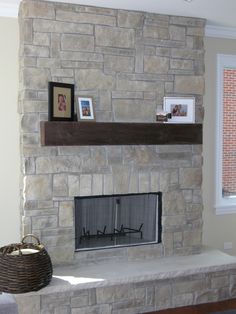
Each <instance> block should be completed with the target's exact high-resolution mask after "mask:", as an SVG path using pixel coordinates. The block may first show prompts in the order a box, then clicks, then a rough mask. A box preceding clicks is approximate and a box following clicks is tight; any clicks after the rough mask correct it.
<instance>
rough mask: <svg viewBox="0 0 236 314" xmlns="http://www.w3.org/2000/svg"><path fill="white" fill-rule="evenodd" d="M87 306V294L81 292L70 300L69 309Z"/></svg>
mask: <svg viewBox="0 0 236 314" xmlns="http://www.w3.org/2000/svg"><path fill="white" fill-rule="evenodd" d="M88 305H90V304H89V293H88V292H87V291H81V292H80V293H79V295H77V296H74V297H72V298H71V308H77V307H78V308H79V307H84V306H88Z"/></svg>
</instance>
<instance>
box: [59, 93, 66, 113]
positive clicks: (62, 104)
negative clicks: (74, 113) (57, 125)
mask: <svg viewBox="0 0 236 314" xmlns="http://www.w3.org/2000/svg"><path fill="white" fill-rule="evenodd" d="M58 110H59V111H66V95H63V94H58Z"/></svg>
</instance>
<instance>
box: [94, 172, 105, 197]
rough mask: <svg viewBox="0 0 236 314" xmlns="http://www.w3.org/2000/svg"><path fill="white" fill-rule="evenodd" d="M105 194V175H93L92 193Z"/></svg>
mask: <svg viewBox="0 0 236 314" xmlns="http://www.w3.org/2000/svg"><path fill="white" fill-rule="evenodd" d="M102 194H103V175H102V174H93V175H92V195H102Z"/></svg>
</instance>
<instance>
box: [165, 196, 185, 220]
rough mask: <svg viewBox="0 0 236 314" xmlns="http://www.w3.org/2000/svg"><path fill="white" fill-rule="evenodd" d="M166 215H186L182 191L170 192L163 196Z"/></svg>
mask: <svg viewBox="0 0 236 314" xmlns="http://www.w3.org/2000/svg"><path fill="white" fill-rule="evenodd" d="M163 205H164V209H165V215H176V214H184V212H185V208H186V204H185V200H184V197H183V194H182V193H181V191H179V190H176V191H169V193H164V194H163Z"/></svg>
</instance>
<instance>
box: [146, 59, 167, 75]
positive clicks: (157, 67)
mask: <svg viewBox="0 0 236 314" xmlns="http://www.w3.org/2000/svg"><path fill="white" fill-rule="evenodd" d="M168 69H169V58H166V57H160V56H144V72H146V73H164V74H166V73H167V72H168Z"/></svg>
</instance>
